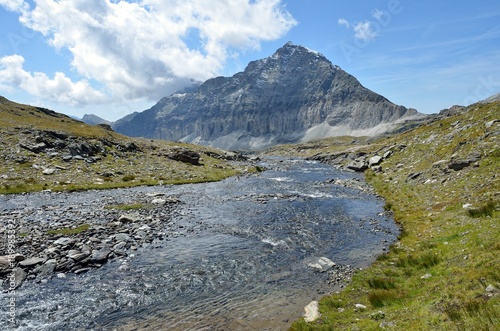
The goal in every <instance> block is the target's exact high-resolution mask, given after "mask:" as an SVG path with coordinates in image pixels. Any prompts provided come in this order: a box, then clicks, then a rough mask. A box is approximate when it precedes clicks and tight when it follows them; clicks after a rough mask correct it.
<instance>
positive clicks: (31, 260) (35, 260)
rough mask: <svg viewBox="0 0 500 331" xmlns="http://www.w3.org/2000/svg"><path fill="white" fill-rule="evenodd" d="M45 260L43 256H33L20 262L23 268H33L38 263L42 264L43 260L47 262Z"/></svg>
mask: <svg viewBox="0 0 500 331" xmlns="http://www.w3.org/2000/svg"><path fill="white" fill-rule="evenodd" d="M45 260H46V259H44V258H43V257H32V258H29V259H26V260H24V261H21V262H19V265H20V266H21V267H23V268H31V267H34V266H36V265H38V264H42V263H43V262H45Z"/></svg>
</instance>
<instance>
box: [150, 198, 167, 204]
mask: <svg viewBox="0 0 500 331" xmlns="http://www.w3.org/2000/svg"><path fill="white" fill-rule="evenodd" d="M151 203H152V204H153V205H164V204H165V203H167V200H165V199H154V200H153V201H151Z"/></svg>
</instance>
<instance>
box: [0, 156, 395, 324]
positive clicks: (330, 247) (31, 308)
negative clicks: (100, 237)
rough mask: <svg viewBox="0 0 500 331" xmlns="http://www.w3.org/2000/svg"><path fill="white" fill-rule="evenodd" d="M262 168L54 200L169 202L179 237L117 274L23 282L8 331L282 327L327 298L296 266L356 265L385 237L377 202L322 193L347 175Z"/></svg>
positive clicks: (318, 277) (315, 279) (323, 284)
mask: <svg viewBox="0 0 500 331" xmlns="http://www.w3.org/2000/svg"><path fill="white" fill-rule="evenodd" d="M264 166H266V167H268V168H270V170H268V171H266V172H264V173H261V174H258V175H252V176H248V177H241V178H230V179H227V180H225V181H222V182H219V183H209V184H197V185H185V186H178V187H172V186H163V187H149V188H147V187H145V188H133V189H122V190H113V191H103V192H92V193H88V192H87V193H85V192H84V193H74V194H72V195H68V196H66V197H65V199H70V201H65V203H75V204H77V203H79V201H82V200H85V201H86V203H88V204H89V205H92V203H93V204H96V203H99V201H103V200H105V199H106V196H113V197H114V198H116V197H117V196H120V195H123V196H124V197H127V198H130V197H133V196H134V195H145V194H147V193H151V192H160V193H166V194H168V195H171V194H175V195H176V196H178V197H179V198H180V199H181V200H182V201H183V202H184V204H183V205H181V207H180V209H179V210H178V211H177V212H176V213H175V215H174V217H173V220H172V222H173V224H174V227H178V228H179V229H181V230H180V231H181V232H182V234H183V235H179V236H171V237H169V238H167V239H166V240H163V241H158V242H154V243H153V244H152V245H150V246H148V247H143V248H141V249H140V250H138V251H137V252H135V253H134V255H133V256H132V257H128V258H127V261H126V263H128V266H129V269H128V270H119V266H120V265H121V264H122V263H123V261H113V262H111V263H109V264H107V265H105V266H104V267H102V268H101V269H98V270H94V271H91V272H89V273H87V274H83V275H78V276H75V275H68V276H67V277H66V278H62V279H59V278H54V279H52V280H51V281H50V282H48V283H46V284H31V283H26V284H25V285H23V287H22V288H20V289H19V290H18V293H17V298H18V302H17V308H18V320H19V322H20V326H19V328H18V329H19V330H32V329H38V330H70V329H71V330H79V329H81V330H89V329H95V330H114V329H116V330H136V329H140V330H256V329H257V330H279V329H286V327H287V326H288V325H289V323H290V322H291V321H293V320H294V319H296V318H299V317H300V316H301V314H302V308H303V307H304V306H305V305H306V304H307V303H308V302H309V301H311V300H314V299H318V298H319V297H320V294H319V293H325V292H328V291H329V290H332V289H331V288H328V279H327V277H328V275H327V274H326V273H318V272H316V271H314V270H312V269H311V268H309V267H308V266H307V261H308V260H310V259H311V258H312V257H320V256H326V257H328V258H329V259H331V260H333V261H335V262H336V263H337V264H350V265H353V266H358V267H361V266H362V267H364V266H366V265H367V264H369V263H370V262H372V261H373V259H374V257H375V256H376V255H377V254H380V253H381V252H382V248H383V246H386V245H387V242H384V241H388V242H392V241H394V240H395V239H396V236H397V232H398V229H397V227H396V226H395V224H394V222H392V221H391V220H390V219H387V218H386V217H384V216H380V215H381V211H382V202H381V201H380V200H378V199H376V198H375V197H373V196H370V195H367V194H364V193H361V192H359V191H356V190H353V189H348V188H344V187H340V186H336V185H334V184H331V183H326V181H327V180H329V179H332V178H334V179H349V178H352V177H353V176H355V175H353V174H349V173H343V172H338V171H336V170H334V169H332V168H330V167H328V166H327V165H323V164H319V163H313V162H307V161H300V160H281V161H279V162H278V161H276V160H275V161H271V160H268V161H266V163H265V164H264ZM12 199H15V198H12ZM30 199H32V201H33V202H32V203H34V204H36V203H39V204H51V203H53V204H57V203H60V201H58V200H57V199H56V198H54V200H49V201H47V199H44V200H43V201H42V200H40V201H39V202H36V199H37V198H36V195H34V196H33V197H32V198H30ZM40 199H41V198H40ZM71 199H73V201H71ZM11 202H12V203H14V204H15V201H11ZM11 202H9V203H11ZM169 226H171V227H172V226H173V225H172V223H170V224H169ZM2 295H3V294H2ZM3 313H4V312H2V314H3Z"/></svg>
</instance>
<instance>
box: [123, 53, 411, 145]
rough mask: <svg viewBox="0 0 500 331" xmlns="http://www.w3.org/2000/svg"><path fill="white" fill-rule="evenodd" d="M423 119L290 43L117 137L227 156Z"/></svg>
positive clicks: (140, 119)
mask: <svg viewBox="0 0 500 331" xmlns="http://www.w3.org/2000/svg"><path fill="white" fill-rule="evenodd" d="M414 116H418V113H417V112H416V111H415V110H409V109H407V108H405V107H402V106H397V105H395V104H393V103H391V102H390V101H389V100H387V99H386V98H384V97H383V96H381V95H379V94H376V93H374V92H372V91H370V90H369V89H367V88H365V87H363V86H362V85H361V84H360V83H359V82H358V80H357V79H356V78H354V77H353V76H351V75H349V74H348V73H346V72H345V71H344V70H342V69H340V68H339V67H338V66H336V65H333V64H332V63H331V62H330V61H329V60H327V59H326V58H325V57H324V56H323V55H321V54H319V53H317V52H314V51H311V50H309V49H307V48H305V47H302V46H297V45H293V44H292V43H287V44H286V45H285V46H283V47H282V48H280V49H278V50H277V51H276V52H275V53H274V54H273V55H272V56H271V57H268V58H266V59H262V60H258V61H253V62H250V63H249V64H248V66H247V68H246V69H245V70H244V71H243V72H240V73H237V74H235V75H234V76H232V77H217V78H213V79H210V80H208V81H206V82H205V83H203V84H202V85H200V86H199V87H198V88H197V89H196V90H195V91H192V92H186V93H176V94H173V95H171V96H169V97H166V98H163V99H162V100H160V101H159V102H158V103H157V104H156V105H155V106H153V107H152V108H151V109H149V110H146V111H144V112H142V113H134V114H133V115H130V116H128V117H127V118H126V119H122V120H120V121H117V122H116V123H115V124H114V125H113V127H114V129H115V130H116V131H117V132H120V133H123V134H126V135H129V136H142V137H149V138H159V139H166V140H181V141H185V142H191V143H199V144H204V145H211V146H216V147H221V148H224V149H247V150H252V149H260V148H264V147H268V146H271V145H274V144H278V143H290V142H302V141H308V140H312V139H317V138H324V137H328V136H335V135H346V134H351V135H374V134H379V133H382V132H385V131H387V130H389V129H391V128H392V127H393V125H394V124H395V123H397V122H398V121H403V120H404V119H410V118H412V117H414Z"/></svg>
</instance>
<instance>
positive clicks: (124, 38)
mask: <svg viewBox="0 0 500 331" xmlns="http://www.w3.org/2000/svg"><path fill="white" fill-rule="evenodd" d="M0 5H3V6H4V7H6V8H8V9H9V10H13V11H19V12H20V13H21V14H20V21H21V22H22V24H24V25H25V26H26V27H28V28H30V29H32V30H35V31H38V32H40V33H42V34H43V35H44V36H45V38H46V39H47V41H48V43H49V44H50V45H52V46H53V47H54V48H56V49H68V50H69V51H70V52H71V54H72V62H71V66H72V67H73V69H74V72H75V73H76V74H78V75H80V76H82V77H84V78H85V79H84V80H81V81H80V82H77V83H73V82H71V81H70V80H69V78H68V77H66V76H64V74H57V75H56V76H55V77H54V78H53V79H52V80H50V79H49V78H48V77H47V76H46V75H45V76H43V75H44V74H40V75H42V76H38V75H37V74H34V75H31V76H30V74H29V73H26V72H25V71H24V70H22V64H19V63H16V65H14V64H12V63H11V64H9V63H5V64H4V66H5V67H6V68H7V69H5V70H4V71H6V70H7V71H8V70H10V69H9V68H8V66H9V65H11V66H12V68H11V71H12V72H14V73H16V74H17V75H14V76H13V78H16V79H19V78H20V77H21V76H23V77H26V74H27V75H28V78H29V77H31V79H28V80H29V81H30V82H31V83H32V84H36V83H37V82H38V83H40V84H41V83H42V82H44V81H45V82H47V81H51V82H53V84H52V85H50V84H49V85H50V86H46V87H41V86H40V87H38V88H35V87H34V86H32V85H30V88H31V90H32V91H39V92H40V91H42V90H43V89H49V88H54V89H55V90H57V89H60V88H62V87H63V86H65V88H66V89H67V91H69V90H70V89H73V91H74V92H75V97H74V98H68V100H69V101H70V102H77V100H76V99H77V97H76V95H79V97H80V98H82V99H83V100H81V101H80V103H86V102H91V100H90V99H92V98H95V99H96V101H102V95H103V93H106V94H109V95H110V96H111V97H112V98H113V99H114V100H122V99H123V98H125V99H129V100H136V99H138V98H145V97H146V98H149V99H150V100H158V99H159V98H161V97H163V96H165V95H167V94H169V93H172V92H175V91H176V90H178V89H180V88H183V87H185V86H187V85H188V84H189V83H190V82H191V81H192V80H196V81H204V80H206V79H208V78H211V77H213V76H216V75H217V74H218V73H219V72H220V71H221V70H222V68H223V66H224V63H225V60H226V59H227V57H228V54H234V52H235V51H238V50H241V49H258V48H259V46H260V43H261V42H263V41H268V40H274V39H277V38H279V37H281V36H283V35H284V34H285V33H286V32H287V31H288V30H289V29H290V28H291V27H293V26H294V25H295V24H296V22H295V20H294V19H293V18H292V17H291V15H290V14H289V13H288V12H287V11H286V10H285V9H284V7H283V6H282V4H281V0H256V1H248V0H211V1H206V0H140V1H133V0H129V1H110V0H104V1H103V0H71V1H69V0H68V1H62V0H35V1H34V6H33V7H32V8H29V6H28V5H27V3H26V2H23V1H22V0H0ZM4 60H5V58H4ZM61 75H62V76H61ZM40 77H41V78H40ZM90 79H92V80H95V81H97V82H98V83H99V84H101V85H102V86H104V88H105V90H103V91H100V92H96V91H94V92H95V93H92V94H91V96H85V95H83V94H82V93H81V92H80V93H77V91H84V90H87V91H89V90H91V89H92V87H91V86H90V84H89V83H88V80H90ZM2 80H3V81H4V82H5V78H3V79H2ZM12 83H13V84H15V82H14V81H12ZM77 86H78V88H77ZM70 87H71V88H70ZM30 93H31V92H30ZM47 95H48V96H52V97H57V96H56V95H55V94H54V93H48V94H47ZM62 99H64V98H61V97H58V100H62Z"/></svg>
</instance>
